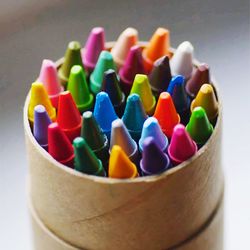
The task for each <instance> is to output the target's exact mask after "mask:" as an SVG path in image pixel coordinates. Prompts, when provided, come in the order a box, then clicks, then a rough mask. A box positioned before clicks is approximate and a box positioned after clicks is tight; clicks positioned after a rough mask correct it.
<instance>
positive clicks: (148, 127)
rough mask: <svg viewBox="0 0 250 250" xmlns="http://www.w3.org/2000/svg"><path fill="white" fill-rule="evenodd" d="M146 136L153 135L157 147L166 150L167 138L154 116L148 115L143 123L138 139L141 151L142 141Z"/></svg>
mask: <svg viewBox="0 0 250 250" xmlns="http://www.w3.org/2000/svg"><path fill="white" fill-rule="evenodd" d="M147 137H153V138H154V140H155V142H156V144H157V145H158V147H159V148H160V149H161V150H162V151H163V152H166V151H167V148H168V138H167V136H166V135H164V133H163V132H162V130H161V127H160V125H159V123H158V121H157V119H156V118H155V117H149V118H148V119H147V120H146V121H145V122H144V124H143V128H142V133H141V139H140V140H139V149H140V151H141V152H143V142H144V140H145V139H146V138H147Z"/></svg>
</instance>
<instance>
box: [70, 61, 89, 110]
mask: <svg viewBox="0 0 250 250" xmlns="http://www.w3.org/2000/svg"><path fill="white" fill-rule="evenodd" d="M67 89H68V90H69V92H70V93H71V95H72V97H73V99H74V101H75V103H76V106H77V108H78V110H79V111H80V113H83V112H84V111H87V110H91V109H92V108H93V104H94V96H93V95H92V94H91V93H90V92H89V87H88V84H87V80H86V76H85V72H84V70H83V68H82V67H81V66H80V65H75V66H73V67H72V68H71V71H70V76H69V81H68V86H67Z"/></svg>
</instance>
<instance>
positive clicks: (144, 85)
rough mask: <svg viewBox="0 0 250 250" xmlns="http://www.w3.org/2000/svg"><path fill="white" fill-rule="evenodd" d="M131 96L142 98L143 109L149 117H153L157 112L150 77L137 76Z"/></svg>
mask: <svg viewBox="0 0 250 250" xmlns="http://www.w3.org/2000/svg"><path fill="white" fill-rule="evenodd" d="M131 94H138V95H139V96H140V98H141V101H142V104H143V107H144V109H145V111H146V113H147V114H148V115H152V114H153V113H154V110H155V104H156V100H155V97H154V96H153V94H152V91H151V88H150V84H149V81H148V77H147V76H146V75H143V74H137V75H136V76H135V79H134V83H133V86H132V88H131V91H130V95H131Z"/></svg>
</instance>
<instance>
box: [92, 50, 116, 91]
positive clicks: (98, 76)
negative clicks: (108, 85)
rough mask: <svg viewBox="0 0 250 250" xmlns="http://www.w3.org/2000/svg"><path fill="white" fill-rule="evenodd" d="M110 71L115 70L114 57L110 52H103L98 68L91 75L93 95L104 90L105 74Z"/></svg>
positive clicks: (97, 64)
mask: <svg viewBox="0 0 250 250" xmlns="http://www.w3.org/2000/svg"><path fill="white" fill-rule="evenodd" d="M108 69H113V70H115V69H116V68H115V64H114V61H113V57H112V55H111V54H110V52H108V51H102V52H101V53H100V56H99V58H98V61H97V63H96V67H95V69H94V71H93V72H92V74H91V75H90V90H91V91H92V93H93V94H95V95H96V94H97V93H98V92H100V91H101V89H102V82H103V74H104V72H105V71H107V70H108Z"/></svg>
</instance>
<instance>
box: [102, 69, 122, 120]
mask: <svg viewBox="0 0 250 250" xmlns="http://www.w3.org/2000/svg"><path fill="white" fill-rule="evenodd" d="M102 90H103V91H105V92H106V93H107V94H108V95H109V98H110V100H111V102H112V104H113V106H114V108H115V112H116V114H117V115H118V116H119V117H121V116H122V114H123V112H124V108H125V104H126V97H125V94H124V93H123V92H122V91H121V89H120V85H119V82H118V79H117V75H116V72H115V71H114V70H113V69H109V70H107V71H105V72H104V76H103V83H102Z"/></svg>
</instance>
